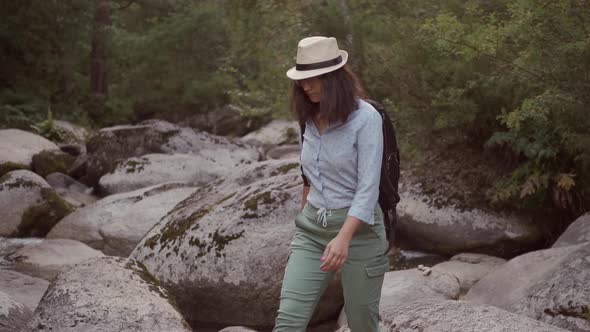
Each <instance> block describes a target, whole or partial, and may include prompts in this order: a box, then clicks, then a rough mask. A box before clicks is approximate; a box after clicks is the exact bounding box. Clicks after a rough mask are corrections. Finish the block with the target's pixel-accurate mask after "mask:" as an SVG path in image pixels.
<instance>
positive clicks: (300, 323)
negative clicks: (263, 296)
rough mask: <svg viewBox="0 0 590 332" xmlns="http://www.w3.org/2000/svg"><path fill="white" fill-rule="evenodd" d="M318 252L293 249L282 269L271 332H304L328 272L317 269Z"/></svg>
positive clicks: (324, 284) (325, 283)
mask: <svg viewBox="0 0 590 332" xmlns="http://www.w3.org/2000/svg"><path fill="white" fill-rule="evenodd" d="M322 253H323V250H322V251H310V250H304V249H293V250H292V252H291V254H290V255H289V261H288V262H287V267H286V269H285V277H284V279H283V286H282V288H281V303H280V306H279V311H278V316H277V318H276V321H275V327H274V329H273V332H299V331H301V332H304V331H305V329H306V327H307V324H308V323H309V320H310V319H311V316H312V314H313V312H314V310H315V307H316V305H317V303H318V301H319V299H320V297H321V295H322V293H323V292H324V290H325V289H326V286H327V285H328V282H329V280H330V279H331V278H332V273H326V272H323V271H321V270H320V263H321V262H320V258H321V256H322Z"/></svg>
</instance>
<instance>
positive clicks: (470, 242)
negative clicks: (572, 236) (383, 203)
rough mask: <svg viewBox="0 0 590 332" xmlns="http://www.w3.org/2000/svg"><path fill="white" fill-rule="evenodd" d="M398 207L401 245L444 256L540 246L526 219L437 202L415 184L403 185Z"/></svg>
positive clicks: (534, 229) (538, 236)
mask: <svg viewBox="0 0 590 332" xmlns="http://www.w3.org/2000/svg"><path fill="white" fill-rule="evenodd" d="M400 197H401V201H400V202H399V204H398V205H397V210H398V215H399V219H398V225H397V227H396V231H397V232H398V235H399V236H398V239H399V243H400V246H401V247H402V248H407V249H418V250H422V251H428V252H434V253H439V254H443V255H456V254H459V253H462V252H473V253H481V254H487V255H492V256H497V257H504V258H508V257H514V256H516V255H518V254H521V253H524V252H527V251H531V250H536V249H539V248H541V246H542V244H543V236H542V233H541V231H540V229H539V227H538V226H537V225H535V224H534V223H532V222H531V221H530V220H527V219H526V218H521V217H518V216H515V215H502V214H498V213H495V212H488V211H483V210H480V209H475V208H474V209H471V210H468V209H460V208H457V207H455V206H453V205H439V204H437V200H436V197H432V196H427V195H425V194H424V193H422V192H421V190H420V188H419V187H418V186H414V185H410V184H403V185H402V189H401V190H400Z"/></svg>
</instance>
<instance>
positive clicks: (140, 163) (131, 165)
mask: <svg viewBox="0 0 590 332" xmlns="http://www.w3.org/2000/svg"><path fill="white" fill-rule="evenodd" d="M149 163H150V162H149V161H148V160H147V159H142V160H127V161H125V162H124V163H123V165H121V167H122V168H124V169H125V173H137V172H141V171H143V169H144V166H145V165H148V164H149Z"/></svg>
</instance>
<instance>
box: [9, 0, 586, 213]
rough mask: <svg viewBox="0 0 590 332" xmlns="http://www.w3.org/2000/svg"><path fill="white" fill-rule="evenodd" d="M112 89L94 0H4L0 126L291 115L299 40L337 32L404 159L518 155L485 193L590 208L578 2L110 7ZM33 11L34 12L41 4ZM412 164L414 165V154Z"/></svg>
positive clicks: (155, 2) (151, 1) (339, 1)
mask: <svg viewBox="0 0 590 332" xmlns="http://www.w3.org/2000/svg"><path fill="white" fill-rule="evenodd" d="M110 3H111V6H112V26H111V28H110V30H109V32H110V36H111V39H110V40H111V43H110V44H109V45H108V46H109V49H110V52H108V53H109V54H108V59H107V60H108V69H109V77H108V80H109V95H108V96H107V97H106V103H105V100H96V99H94V98H93V97H91V96H88V94H89V88H88V87H89V72H90V69H89V67H90V66H89V65H90V50H91V41H92V33H93V24H94V21H93V20H94V10H95V9H94V6H92V2H84V3H82V2H79V1H73V0H66V1H57V2H56V1H46V2H42V3H35V5H34V6H33V2H32V1H30V0H26V1H13V2H6V4H5V5H4V7H3V9H4V10H5V12H6V13H7V14H8V15H6V19H5V20H3V21H2V22H0V46H2V47H0V54H1V55H2V57H3V59H6V61H3V62H2V63H0V77H2V80H0V127H18V128H29V127H30V125H32V124H37V127H38V128H39V129H40V130H41V131H44V132H46V134H47V132H51V130H50V128H51V127H52V126H51V125H50V121H48V119H46V117H45V113H46V111H47V109H48V108H50V109H51V110H52V112H53V113H54V114H53V115H54V116H55V117H56V118H63V117H65V118H70V119H73V120H75V122H85V123H88V121H89V120H88V118H92V117H89V115H88V114H87V112H88V111H89V110H99V111H100V113H99V115H100V116H99V117H98V122H97V123H95V125H107V124H117V123H122V122H129V121H136V120H141V119H144V118H151V117H162V118H167V119H172V120H184V119H186V118H187V117H190V116H192V115H195V114H198V115H202V117H203V118H207V115H208V114H210V113H211V112H221V111H222V110H223V109H224V108H223V107H224V106H226V105H228V104H232V105H235V106H237V107H236V108H237V109H240V112H242V113H244V115H248V116H251V117H252V118H255V119H262V118H270V117H277V118H281V117H282V118H284V117H289V114H288V107H287V100H288V96H287V94H288V89H289V87H290V84H291V83H290V82H289V81H288V80H287V79H286V78H285V71H286V70H287V69H289V68H290V67H291V66H293V63H294V58H295V52H296V43H297V41H298V40H299V39H301V38H302V37H305V36H309V35H328V36H335V37H337V38H338V41H339V44H340V46H341V48H343V49H346V50H347V51H348V52H349V53H350V58H349V59H350V60H349V64H350V66H351V67H352V68H353V69H354V70H355V72H356V73H358V74H359V76H360V78H361V81H362V82H363V83H364V87H365V88H366V90H367V92H368V95H369V97H371V98H373V99H376V100H379V101H381V102H383V103H384V104H385V106H386V107H387V109H388V111H389V112H390V115H391V116H392V118H393V119H394V121H395V125H396V128H397V132H398V136H399V137H398V138H399V142H400V145H401V147H402V153H403V155H404V160H405V161H406V162H405V164H406V165H407V164H409V163H410V162H409V161H411V160H421V159H424V158H425V157H426V155H427V153H429V151H428V149H429V148H430V147H431V146H432V144H433V143H435V142H438V141H445V142H448V141H451V142H458V143H463V144H467V145H469V146H470V147H471V148H476V149H477V148H479V149H482V150H483V149H488V150H490V151H494V152H497V153H496V154H497V155H498V156H502V158H504V159H505V163H506V164H508V167H506V170H503V171H504V172H505V176H504V177H503V178H500V179H498V181H497V183H496V186H495V187H494V188H491V189H490V190H489V193H488V196H489V198H490V201H491V202H493V203H497V204H502V205H509V206H511V207H515V208H526V209H528V208H531V209H535V208H537V207H545V206H554V207H557V208H559V209H565V210H568V211H572V212H574V213H576V214H577V213H581V212H582V211H584V210H588V209H589V208H590V203H589V201H590V199H589V197H590V130H589V129H588V128H590V123H589V122H590V117H588V116H586V113H587V109H588V106H589V105H590V76H588V74H587V73H588V72H590V38H589V37H588V31H590V23H588V22H590V6H588V5H587V4H586V3H585V2H583V1H578V0H556V1H551V2H547V3H543V4H541V3H539V1H537V0H518V1H508V0H497V1H481V0H467V1H465V0H444V1H440V0H423V1H389V0H306V1H281V0H269V1H260V0H258V1H256V0H248V1H228V0H220V1H215V0H204V1H189V0H178V1H175V0H174V1H173V0H146V1H136V2H123V1H118V0H112V1H110ZM32 8H34V10H32ZM408 159H410V160H408Z"/></svg>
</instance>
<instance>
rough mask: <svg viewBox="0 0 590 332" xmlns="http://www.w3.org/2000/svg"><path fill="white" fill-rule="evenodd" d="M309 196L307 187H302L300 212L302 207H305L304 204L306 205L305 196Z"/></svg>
mask: <svg viewBox="0 0 590 332" xmlns="http://www.w3.org/2000/svg"><path fill="white" fill-rule="evenodd" d="M308 194H309V187H308V186H303V195H302V198H301V210H303V207H304V206H305V203H307V195H308Z"/></svg>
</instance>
